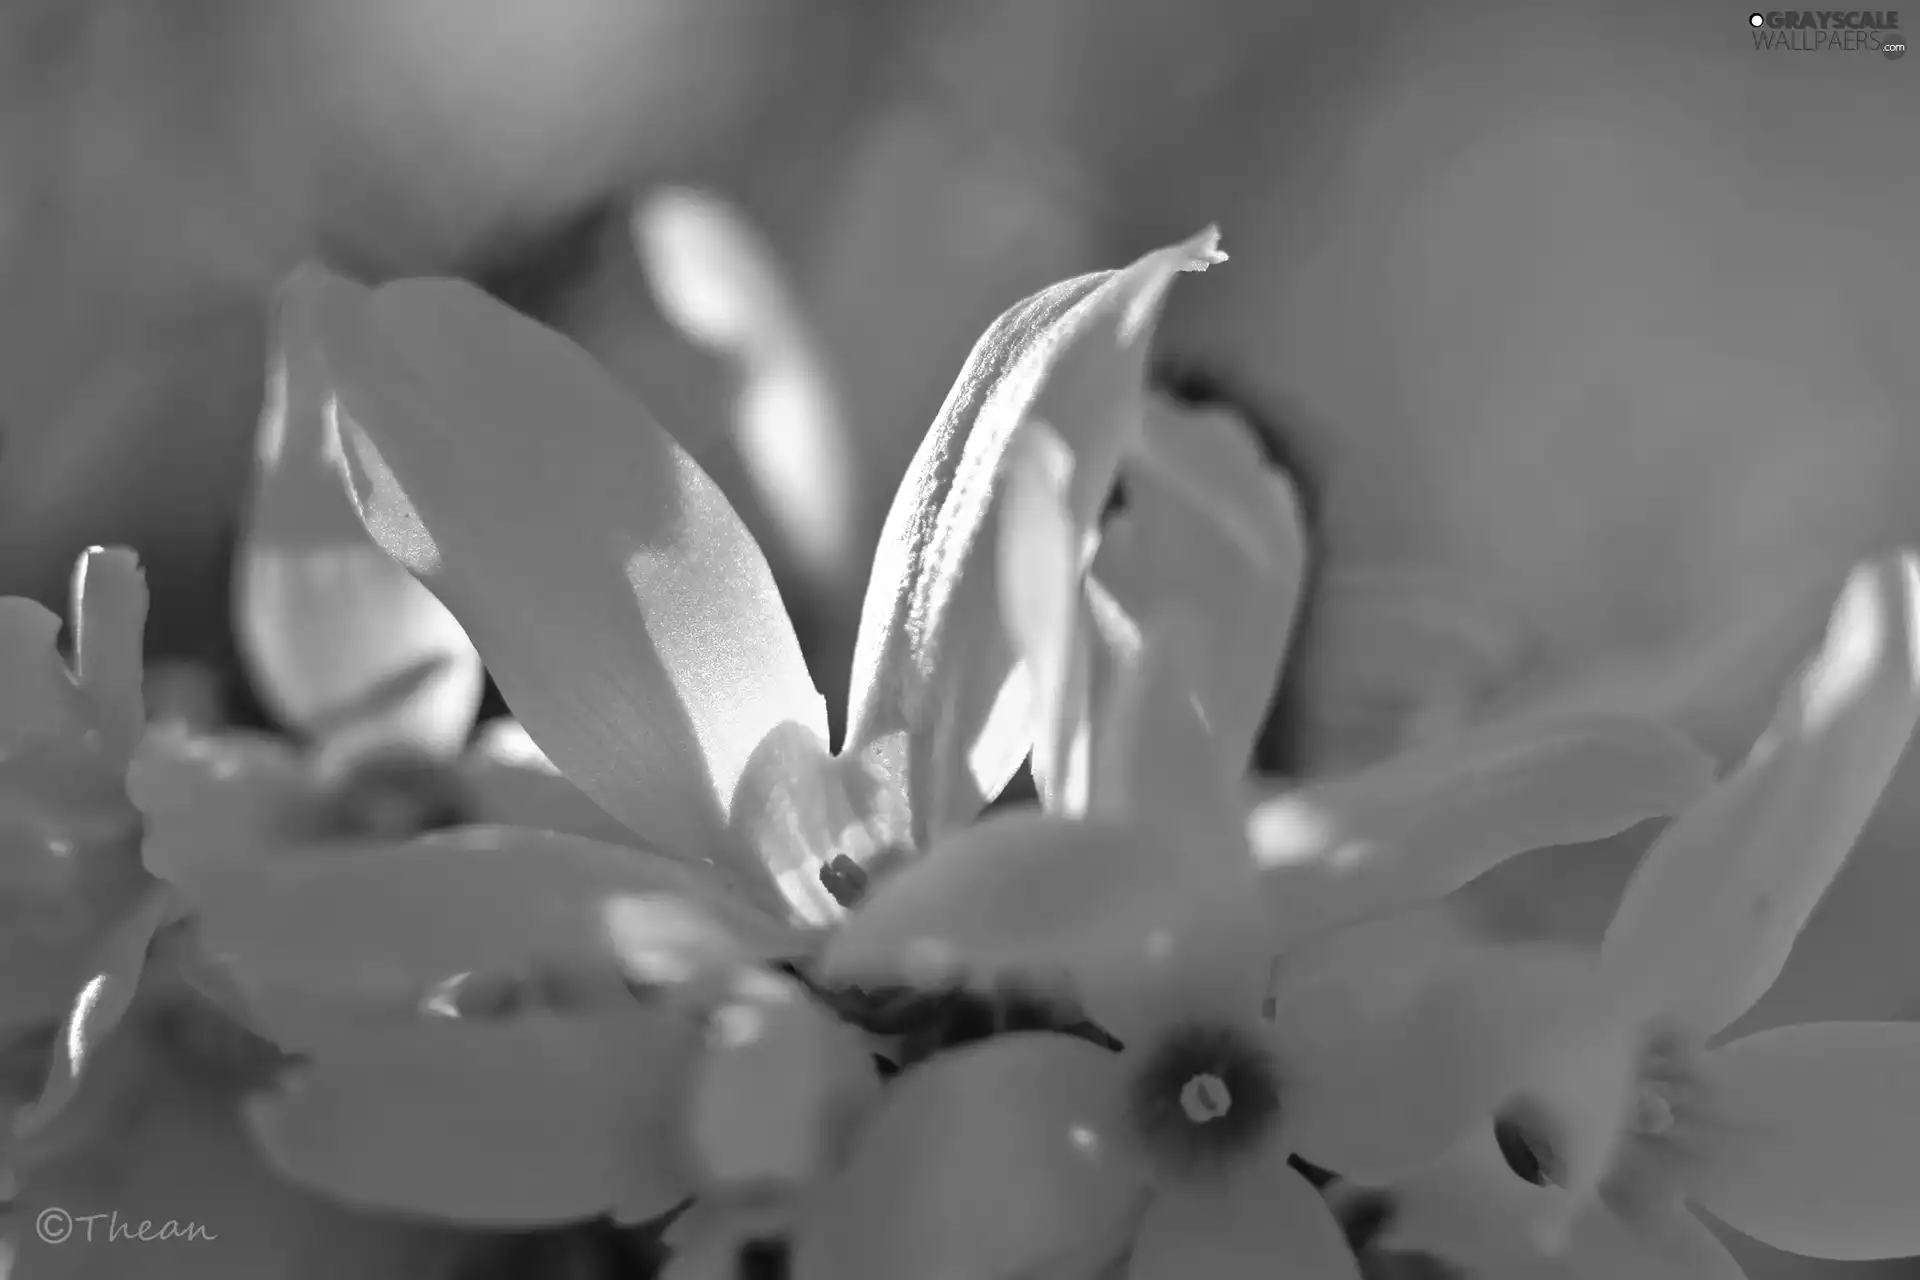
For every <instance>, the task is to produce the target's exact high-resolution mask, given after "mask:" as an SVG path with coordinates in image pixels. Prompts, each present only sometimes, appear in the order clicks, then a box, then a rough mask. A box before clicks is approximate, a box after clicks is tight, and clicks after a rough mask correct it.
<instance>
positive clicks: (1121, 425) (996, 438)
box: [847, 228, 1225, 843]
mask: <svg viewBox="0 0 1920 1280" xmlns="http://www.w3.org/2000/svg"><path fill="white" fill-rule="evenodd" d="M1218 241H1219V236H1218V234H1217V233H1216V232H1215V231H1214V230H1213V229H1212V228H1209V229H1208V230H1206V231H1204V232H1202V233H1200V234H1199V235H1196V236H1194V237H1193V238H1192V239H1191V240H1188V241H1186V242H1184V243H1182V244H1178V245H1173V246H1169V247H1167V248H1164V249H1159V250H1156V251H1155V252H1153V253H1150V254H1148V255H1146V256H1145V257H1143V258H1141V259H1140V260H1139V261H1137V262H1135V263H1133V264H1132V265H1131V266H1128V267H1125V268H1122V269H1120V270H1116V271H1106V272H1100V273H1096V274H1094V275H1089V276H1083V277H1080V278H1078V279H1075V280H1069V281H1065V282H1063V283H1061V284H1057V285H1054V286H1053V287H1052V288H1050V289H1047V290H1044V291H1042V292H1041V293H1038V294H1035V295H1034V296H1032V297H1030V298H1028V299H1026V300H1025V301H1023V302H1021V303H1020V304H1019V305H1017V306H1015V307H1013V308H1012V309H1011V310H1009V311H1008V312H1006V313H1005V314H1004V315H1002V316H1001V317H1000V318H999V319H998V320H996V321H995V322H994V323H993V325H992V327H991V328H989V329H988V330H987V332H986V333H985V334H984V335H983V336H982V337H981V339H980V341H979V343H978V344H976V345H975V347H974V349H973V353H972V355H971V356H969V357H968V360H967V364H966V367H965V368H964V369H962V370H961V373H960V377H959V379H958V381H957V382H955V384H954V388H953V391H952V393H951V394H949V396H948V397H947V401H946V403H945V404H944V405H943V406H942V407H941V409H940V414H939V416H938V418H937V419H936V420H935V422H934V424H933V427H932V429H931V430H930V431H929V432H928V433H927V436H926V439H925V440H924V441H923V442H922V444H921V446H920V449H919V451H918V452H917V453H916V454H915V455H914V459H913V462H912V465H911V466H910V467H909V469H908V472H907V476H906V478H905V480H903V481H902V482H901V485H900V489H899V491H898V492H897V493H896V494H895V497H894V501H893V506H892V509H891V510H890V511H889V513H888V515H887V521H886V526H885V528H884V529H883V531H882V533H881V539H880V549H879V553H878V556H877V558H876V560H875V563H874V567H873V574H872V577H871V578H870V579H869V581H868V584H867V597H866V603H865V606H864V607H863V609H862V611H861V617H860V631H859V635H858V639H857V642H856V644H855V648H854V666H853V695H852V704H851V708H850V715H849V719H848V734H847V747H848V750H850V751H852V752H856V753H863V752H866V751H868V750H870V749H874V748H876V747H878V746H880V745H881V744H883V743H885V742H886V741H887V740H889V739H891V738H894V737H896V736H898V735H902V734H904V735H905V736H906V737H907V739H908V750H907V754H908V757H909V788H910V795H911V797H912V804H913V811H914V813H913V821H914V825H915V834H916V836H918V837H920V841H921V842H922V843H924V841H925V838H926V837H927V835H929V834H930V833H935V832H938V831H941V830H942V829H944V828H946V827H947V826H950V825H953V824H955V823H960V822H965V821H967V820H968V819H969V818H971V817H972V816H973V814H975V813H977V812H978V811H979V810H980V808H981V807H982V806H983V805H984V804H985V803H986V801H987V800H988V799H989V798H991V797H992V796H993V795H994V794H996V793H997V792H998V791H999V790H1000V788H1001V787H1003V786H1004V785H1005V784H1006V782H1007V779H1008V778H1009V777H1011V776H1012V771H1013V770H1014V769H1016V768H1017V767H1018V766H1019V763H1020V758H1021V757H1022V756H1024V755H1025V749H1024V748H1025V744H1024V743H1021V744H1019V748H1020V749H1018V750H1010V749H998V750H995V749H992V746H991V744H987V747H986V748H985V749H983V746H982V743H981V738H982V736H983V734H984V733H985V732H986V730H987V729H988V728H989V724H990V720H991V719H992V716H991V713H992V710H993V704H994V702H995V700H996V698H997V697H998V696H999V694H1000V691H1001V689H1002V687H1003V686H1004V685H1006V683H1007V680H1008V677H1009V676H1010V674H1011V673H1012V671H1013V669H1014V663H1015V655H1014V651H1013V646H1012V644H1011V643H1009V641H1008V639H1007V637H1006V636H1005V635H1004V633H1003V629H1002V627H1001V625H1000V622H999V618H998V616H997V614H998V604H999V598H1000V597H999V590H998V588H997V587H996V585H995V583H994V578H995V575H996V565H995V559H996V557H995V553H994V550H993V542H994V539H993V537H992V531H993V530H994V528H995V523H994V521H995V506H996V502H997V501H998V498H999V495H1000V484H999V480H1000V477H1001V476H1002V474H1003V466H1004V462H1005V458H1006V454H1007V451H1008V449H1009V447H1010V445H1011V444H1012V442H1013V440H1014V438H1015V435H1016V433H1017V431H1018V430H1019V428H1020V427H1021V426H1022V425H1023V424H1024V423H1026V422H1027V421H1029V420H1030V419H1034V418H1038V419H1040V420H1041V421H1043V422H1045V423H1047V424H1048V425H1049V426H1050V427H1052V429H1053V430H1054V431H1055V432H1057V433H1058V434H1059V437H1060V439H1061V440H1063V441H1064V442H1065V443H1066V445H1067V446H1068V448H1069V449H1070V450H1071V451H1072V454H1073V460H1074V466H1073V475H1072V481H1071V484H1070V488H1069V494H1068V502H1067V508H1068V511H1069V512H1070V514H1071V516H1072V519H1073V523H1074V525H1075V527H1076V528H1078V529H1081V530H1091V529H1092V528H1093V525H1094V522H1095V520H1096V519H1097V517H1098V516H1099V513H1100V510H1101V508H1102V506H1103V505H1104V504H1105V502H1106V498H1107V494H1108V491H1109V490H1110V489H1111V488H1112V485H1113V480H1114V476H1115V475H1116V473H1117V471H1118V468H1119V465H1120V459H1121V456H1122V454H1123V453H1124V452H1125V451H1126V450H1127V449H1128V448H1130V447H1132V446H1133V445H1134V444H1135V442H1136V441H1137V440H1138V438H1139V434H1140V422H1141V414H1142V397H1143V395H1144V386H1145V371H1146V358H1147V349H1148V346H1149V344H1150V342H1151V339H1152V336H1153V329H1154V321H1155V317H1156V315H1157V313H1158V311H1159V308H1160V305H1161V303H1162V301H1163V299H1164V298H1165V296H1166V293H1167V290H1168V289H1169V288H1170V287H1171V285H1172V283H1173V281H1174V279H1175V277H1176V276H1178V275H1179V274H1180V273H1181V272H1183V271H1190V270H1200V269H1204V268H1205V267H1207V266H1208V265H1209V264H1211V263H1214V262H1218V261H1221V260H1222V259H1223V258H1224V256H1225V255H1224V254H1222V253H1221V252H1220V251H1219V246H1218ZM993 727H995V728H996V730H997V731H1005V732H1010V733H1012V734H1014V735H1016V738H1017V737H1018V735H1021V734H1024V733H1026V732H1028V731H1029V728H1030V726H1029V723H1028V722H1026V721H1025V719H1024V718H1023V717H1015V718H1012V719H1011V720H1010V721H1006V722H999V721H994V722H993ZM970 760H971V761H980V762H991V763H992V764H993V765H994V766H996V771H998V770H999V769H1004V772H1001V773H999V776H994V774H993V773H988V772H978V771H976V769H975V768H974V767H972V766H970Z"/></svg>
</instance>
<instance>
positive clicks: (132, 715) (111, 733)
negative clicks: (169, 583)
mask: <svg viewBox="0 0 1920 1280" xmlns="http://www.w3.org/2000/svg"><path fill="white" fill-rule="evenodd" d="M73 620H74V627H73V654H74V675H75V676H76V677H77V678H78V680H79V682H80V688H81V690H82V691H83V692H84V693H85V694H86V695H87V698H88V699H89V700H90V701H91V702H92V704H93V715H94V723H95V725H96V726H97V727H98V729H99V732H100V745H101V747H102V748H103V749H104V751H105V753H106V755H107V758H108V759H110V760H112V761H113V762H114V763H115V765H116V766H119V767H124V766H125V764H126V761H127V758H128V757H129V756H131V755H132V754H133V745H134V743H136V742H138V741H139V739H140V734H141V731H142V730H144V729H145V728H146V724H147V709H146V708H147V700H146V692H145V678H144V676H143V674H142V673H143V671H144V668H143V666H142V664H141V659H140V646H141V640H142V638H143V636H144V635H145V632H146V626H147V575H146V573H145V571H144V570H142V569H141V567H140V559H139V557H138V556H136V555H134V554H133V552H131V551H129V550H127V549H126V548H124V547H115V548H112V549H108V548H105V547H89V548H87V550H86V551H85V552H84V553H82V555H81V556H80V559H79V562H78V563H76V564H75V565H74V568H73Z"/></svg>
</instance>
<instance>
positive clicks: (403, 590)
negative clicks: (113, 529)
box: [234, 267, 482, 755]
mask: <svg viewBox="0 0 1920 1280" xmlns="http://www.w3.org/2000/svg"><path fill="white" fill-rule="evenodd" d="M365 297H366V290H364V289H362V288H360V287H359V286H358V285H355V284H351V283H349V282H348V281H345V280H342V279H340V278H338V277H335V276H331V275H329V274H327V273H326V272H324V271H322V270H321V269H320V268H317V267H307V268H303V269H302V270H301V271H299V272H296V273H295V276H294V278H293V279H292V280H291V281H289V282H288V284H286V285H285V286H283V287H282V289H281V291H280V300H279V305H278V307H277V312H276V316H275V324H274V336H273V364H272V368H271V369H270V370H269V372H268V379H267V404H266V408H265V409H264V410H263V412H262V415H261V422H260V431H259V439H258V450H257V457H256V461H255V476H254V488H253V497H252V501H251V502H250V503H249V505H248V510H247V515H246V524H245V527H244V529H243V532H242V537H241V540H240V548H239V553H238V558H237V561H236V564H235V581H234V609H235V623H236V631H237V634H238V636H239V639H240V647H241V654H242V656H243V657H244V658H245V659H246V660H247V665H248V668H249V670H250V671H251V673H252V675H253V677H254V685H255V687H256V688H257V689H259V691H260V694H261V697H262V698H263V699H264V700H265V701H266V703H267V705H268V706H269V707H270V708H271V709H272V711H273V712H274V713H275V714H276V715H277V716H279V717H280V718H281V719H282V720H283V721H284V722H285V723H286V724H288V725H289V726H290V727H292V728H294V729H297V730H300V731H302V732H305V733H310V734H313V735H315V736H316V737H318V738H319V739H321V740H322V741H323V742H326V743H328V744H329V746H330V747H331V749H332V750H333V751H335V752H339V753H352V752H357V751H360V750H364V749H367V748H372V747H380V746H388V745H395V744H398V743H408V744H412V745H415V746H418V747H420V748H423V749H426V750H429V751H432V752H435V753H437V754H442V755H452V754H453V753H454V752H455V751H457V750H459V748H460V746H461V744H462V743H464V742H465V741H466V737H467V733H468V731H469V730H471V729H472V727H473V717H474V713H475V712H476V711H477V710H478V709H479V706H480V694H481V687H482V672H481V669H480V655H479V654H478V653H476V652H474V648H473V645H472V644H471V643H470V642H469V641H468V639H467V635H466V632H464V631H463V630H461V628H460V624H459V623H458V622H456V621H455V620H454V617H453V615H452V614H450V613H448V612H447V609H446V606H445V605H443V604H441V603H440V602H439V601H438V600H436V599H435V598H434V596H433V593H432V592H431V591H429V590H427V588H425V587H424V586H422V585H420V583H418V582H416V581H415V580H414V578H413V576H412V575H411V574H409V573H408V572H407V571H406V570H405V569H403V568H401V567H400V566H399V565H398V564H395V563H394V562H393V560H392V558H391V557H389V556H388V555H387V553H386V552H385V551H382V550H381V549H380V546H379V544H378V543H376V542H375V541H374V540H373V539H372V538H371V537H370V536H369V535H368V533H367V531H366V530H365V529H364V528H363V527H361V524H360V517H359V516H358V515H357V514H355V512H354V507H353V501H352V499H351V498H349V497H348V495H347V486H346V470H345V467H346V462H345V458H344V457H343V455H342V454H341V449H340V435H339V428H338V425H337V423H336V421H335V418H334V414H333V407H332V396H333V386H332V379H331V378H330V377H329V375H328V372H327V370H326V368H325V367H324V355H323V349H322V347H321V345H320V343H319V341H318V331H319V329H320V326H321V325H322V319H321V315H322V312H323V311H324V310H326V309H329V308H333V309H339V308H354V307H358V306H360V305H363V300H364V298H365Z"/></svg>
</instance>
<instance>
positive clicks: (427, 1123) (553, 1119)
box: [248, 1012, 699, 1225]
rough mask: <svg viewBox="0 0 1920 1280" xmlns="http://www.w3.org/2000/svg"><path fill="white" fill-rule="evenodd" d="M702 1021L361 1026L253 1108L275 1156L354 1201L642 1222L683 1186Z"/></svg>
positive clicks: (451, 1215) (487, 1220)
mask: <svg viewBox="0 0 1920 1280" xmlns="http://www.w3.org/2000/svg"><path fill="white" fill-rule="evenodd" d="M698 1043H699V1036H698V1030H697V1027H696V1026H695V1025H693V1024H691V1023H681V1022H679V1021H677V1020H673V1019H670V1018H667V1017H666V1016H665V1015H663V1014H659V1013H646V1014H643V1013H637V1012H630V1013H628V1014H625V1015H622V1016H613V1015H605V1016H598V1017H591V1018H589V1017H581V1018H559V1017H554V1016H552V1015H547V1014H526V1015H522V1016H520V1017H518V1018H516V1019H514V1020H512V1021H510V1022H507V1023H493V1022H467V1021H463V1020H458V1019H429V1020H425V1021H422V1022H418V1023H413V1024H410V1025H405V1026H399V1027H390V1028H383V1029H380V1030H365V1031H361V1032H359V1033H357V1034H356V1035H355V1036H354V1037H353V1038H352V1039H349V1040H344V1041H340V1042H336V1043H333V1044H330V1045H329V1046H327V1048H326V1050H325V1051H324V1052H323V1053H321V1054H319V1055H318V1056H317V1057H315V1058H314V1059H313V1060H312V1061H311V1062H310V1063H309V1064H308V1065H306V1066H304V1067H301V1068H298V1069H296V1071H295V1072H294V1073H293V1075H292V1076H291V1077H290V1078H289V1079H288V1080H287V1081H286V1082H285V1083H284V1084H283V1086H282V1087H281V1088H280V1089H279V1090H278V1091H276V1092H274V1093H270V1094H266V1095H263V1096H260V1097H258V1098H256V1099H254V1100H253V1101H252V1103H251V1104H250V1106H249V1108H248V1118H249V1120H250V1121H251V1122H252V1124H253V1129H254V1133H255V1135H256V1136H257V1137H258V1139H259V1141H260V1143H261V1145H262V1147H264V1148H265V1150H266V1152H267V1155H268V1157H269V1158H270V1159H271V1160H272V1161H273V1163H274V1165H275V1166H277V1167H278V1169H279V1170H280V1171H281V1172H283V1173H285V1174H286V1175H288V1176H290V1177H292V1178H293V1179H294V1180H296V1181H297V1182H300V1183H303V1184H305V1185H307V1186H311V1187H314V1188H316V1189H318V1190H321V1191H323V1192H325V1193H326V1194H327V1195H329V1196H331V1197H333V1198H335V1199H339V1200H343V1201H345V1202H346V1203H348V1204H352V1205H356V1206H360V1207H364V1208H369V1209H375V1210H383V1211H388V1212H392V1211H400V1212H403V1213H407V1214H412V1215H421V1216H426V1217H432V1218H440V1219H446V1220H450V1221H457V1222H473V1223H484V1224H498V1225H508V1224H514V1225H518V1224H538V1223H549V1222H566V1221H572V1220H579V1219H584V1218H590V1217H596V1216H598V1215H600V1214H603V1213H609V1214H612V1215H614V1216H615V1217H616V1218H617V1219H618V1220H620V1221H624V1222H637V1221H642V1220H644V1219H646V1218H649V1217H653V1216H655V1215H657V1214H660V1213H663V1212H665V1211H666V1210H667V1209H670V1208H672V1207H673V1205H674V1204H675V1203H676V1202H678V1201H679V1200H681V1199H683V1198H685V1196H686V1195H687V1193H688V1191H689V1190H690V1189H691V1183H690V1181H689V1180H688V1179H687V1178H686V1177H685V1175H684V1173H683V1171H682V1170H681V1168H680V1153H679V1144H678V1140H677V1139H678V1135H677V1134H676V1133H675V1132H674V1128H673V1124H672V1120H673V1117H674V1116H675V1115H676V1114H677V1112H678V1104H679V1101H680V1090H681V1089H682V1088H683V1087H684V1085H685V1082H686V1072H687V1070H688V1067H689V1061H690V1059H691V1058H692V1056H693V1054H694V1052H695V1051H696V1050H697V1047H698Z"/></svg>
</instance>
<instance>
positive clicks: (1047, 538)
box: [996, 418, 1089, 814]
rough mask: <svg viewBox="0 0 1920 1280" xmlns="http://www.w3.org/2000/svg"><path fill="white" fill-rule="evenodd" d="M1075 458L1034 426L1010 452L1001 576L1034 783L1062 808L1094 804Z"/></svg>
mask: <svg viewBox="0 0 1920 1280" xmlns="http://www.w3.org/2000/svg"><path fill="white" fill-rule="evenodd" d="M1073 461H1074V460H1073V452H1072V450H1070V449H1069V448H1068V447H1067V444H1066V442H1065V441H1064V440H1062V439H1061V438H1060V437H1059V435H1058V434H1057V433H1055V431H1054V430H1053V428H1052V427H1050V426H1048V425H1047V424H1046V423H1044V422H1042V421H1040V420H1039V419H1037V418H1036V419H1030V420H1028V421H1027V422H1026V423H1025V424H1024V425H1023V426H1022V427H1021V428H1020V429H1019V430H1018V431H1017V432H1016V433H1015V435H1014V439H1013V443H1012V445H1011V446H1009V448H1008V450H1007V459H1006V462H1005V464H1004V465H1005V467H1006V480H1005V485H1006V491H1005V497H1004V499H1003V500H1002V502H1001V509H1000V529H999V542H998V546H997V551H998V563H997V565H996V570H997V575H998V578H999V583H1000V611H1001V614H1002V616H1003V619H1004V621H1005V623H1006V627H1007V637H1008V639H1009V640H1011V641H1012V642H1013V649H1014V654H1015V656H1016V657H1017V659H1018V660H1019V662H1020V663H1021V665H1022V667H1023V668H1024V672H1025V688H1026V693H1027V697H1028V699H1029V701H1030V703H1031V706H1032V716H1033V721H1032V735H1033V780H1034V784H1035V786H1036V787H1037V789H1038V790H1039V792H1040V796H1041V799H1042V800H1043V801H1044V802H1045V803H1046V804H1047V807H1048V808H1049V809H1052V810H1055V811H1056V812H1062V813H1069V814H1078V813H1081V812H1083V811H1084V810H1085V808H1086V804H1087V794H1086V792H1087V746H1088V744H1087V736H1086V735H1087V731H1088V726H1087V700H1088V696H1089V689H1088V680H1089V671H1088V666H1089V654H1088V652H1087V645H1088V637H1087V634H1086V625H1085V622H1084V614H1085V610H1084V606H1083V605H1082V603H1081V598H1080V593H1081V586H1080V581H1081V576H1082V573H1083V572H1084V568H1085V564H1086V558H1087V557H1086V553H1085V552H1086V543H1087V539H1086V536H1085V531H1084V530H1082V529H1080V528H1078V527H1076V526H1075V524H1074V522H1073V516H1072V513H1071V512H1070V511H1069V510H1068V509H1067V498H1068V490H1069V487H1070V486H1071V484H1072V481H1073Z"/></svg>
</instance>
